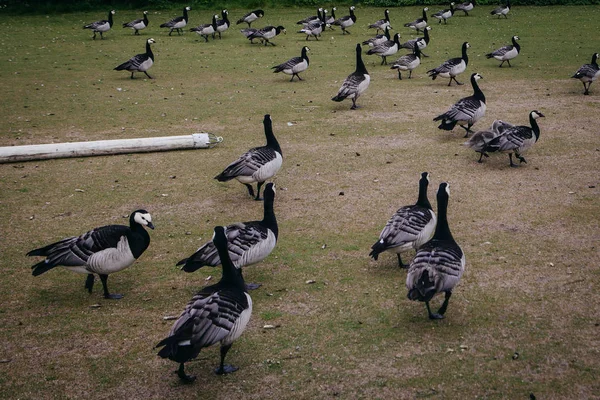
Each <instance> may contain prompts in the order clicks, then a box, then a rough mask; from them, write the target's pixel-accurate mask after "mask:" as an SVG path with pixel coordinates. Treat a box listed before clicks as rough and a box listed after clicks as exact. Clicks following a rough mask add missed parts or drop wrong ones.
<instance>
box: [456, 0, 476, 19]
mask: <svg viewBox="0 0 600 400" xmlns="http://www.w3.org/2000/svg"><path fill="white" fill-rule="evenodd" d="M473 8H475V1H465V2H464V3H460V4H458V5H457V6H456V7H455V8H454V10H455V11H462V12H464V13H465V16H467V17H468V16H469V11H472V10H473Z"/></svg>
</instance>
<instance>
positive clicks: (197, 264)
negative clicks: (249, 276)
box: [177, 182, 279, 289]
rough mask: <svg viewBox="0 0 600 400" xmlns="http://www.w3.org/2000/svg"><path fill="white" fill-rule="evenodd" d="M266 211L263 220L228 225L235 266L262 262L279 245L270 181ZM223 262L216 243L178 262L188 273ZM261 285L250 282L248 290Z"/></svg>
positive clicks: (229, 247) (273, 193) (231, 252)
mask: <svg viewBox="0 0 600 400" xmlns="http://www.w3.org/2000/svg"><path fill="white" fill-rule="evenodd" d="M264 197H265V201H264V211H263V219H262V221H248V222H238V223H235V224H231V225H228V226H227V227H225V233H226V234H227V240H228V244H227V248H228V249H229V257H231V262H233V265H234V266H235V267H236V268H238V269H240V268H242V267H246V266H248V265H252V264H256V263H258V262H261V261H262V260H264V259H265V258H267V256H268V255H269V254H271V252H272V251H273V249H274V248H275V245H276V244H277V238H278V236H279V228H278V227H277V219H276V218H275V212H274V211H273V203H274V202H275V185H274V184H273V183H272V182H269V183H267V184H266V186H265V190H264ZM220 263H221V260H220V258H219V254H218V253H217V250H216V249H215V246H214V244H213V242H208V243H206V244H204V245H203V246H201V247H200V248H199V249H198V250H196V252H195V253H194V254H192V255H191V256H190V257H188V258H184V259H183V260H181V261H179V262H178V263H177V265H183V267H181V269H182V270H184V271H185V272H194V271H197V270H198V269H200V268H202V267H204V266H211V267H215V266H217V265H219V264H220ZM259 286H260V285H257V284H251V283H249V284H247V285H246V288H247V289H256V288H258V287H259Z"/></svg>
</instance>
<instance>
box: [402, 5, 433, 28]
mask: <svg viewBox="0 0 600 400" xmlns="http://www.w3.org/2000/svg"><path fill="white" fill-rule="evenodd" d="M427 11H429V8H427V7H425V8H424V9H423V16H422V17H421V18H417V19H415V20H414V21H412V22H408V23H406V24H404V26H405V27H407V28H410V29H416V30H417V32H419V31H422V30H423V29H425V27H426V26H427Z"/></svg>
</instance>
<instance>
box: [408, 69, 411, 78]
mask: <svg viewBox="0 0 600 400" xmlns="http://www.w3.org/2000/svg"><path fill="white" fill-rule="evenodd" d="M408 79H412V69H411V70H410V71H408Z"/></svg>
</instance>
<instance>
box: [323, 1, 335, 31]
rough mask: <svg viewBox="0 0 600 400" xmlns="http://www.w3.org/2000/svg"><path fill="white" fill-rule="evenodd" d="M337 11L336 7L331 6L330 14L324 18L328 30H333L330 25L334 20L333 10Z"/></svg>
mask: <svg viewBox="0 0 600 400" xmlns="http://www.w3.org/2000/svg"><path fill="white" fill-rule="evenodd" d="M336 11H337V8H335V7H332V8H331V15H330V16H329V17H326V18H325V26H327V28H329V30H332V31H335V29H333V27H332V26H331V25H333V23H334V22H335V12H336Z"/></svg>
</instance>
